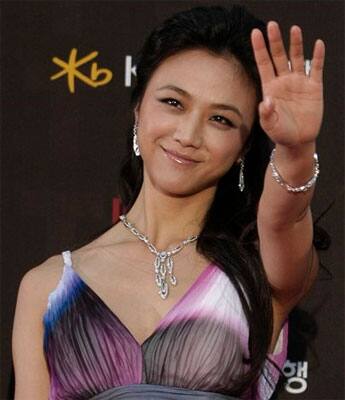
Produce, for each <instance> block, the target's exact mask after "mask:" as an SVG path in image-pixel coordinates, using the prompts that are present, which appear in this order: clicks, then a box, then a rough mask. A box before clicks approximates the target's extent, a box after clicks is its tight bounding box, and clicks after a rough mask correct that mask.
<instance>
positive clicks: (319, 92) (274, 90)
mask: <svg viewBox="0 0 345 400" xmlns="http://www.w3.org/2000/svg"><path fill="white" fill-rule="evenodd" d="M267 33H268V39H269V46H270V53H271V56H270V54H269V52H268V50H267V47H266V44H265V41H264V38H263V35H262V33H261V31H260V30H259V29H253V31H252V35H251V40H252V46H253V51H254V55H255V60H256V63H257V67H258V70H259V74H260V78H261V85H262V93H263V99H264V101H262V102H261V103H260V104H259V115H260V123H261V126H262V128H263V129H264V131H265V132H266V133H267V135H268V136H269V137H270V138H271V140H272V141H273V142H274V143H276V144H277V143H278V144H281V145H286V146H296V145H299V144H305V143H308V142H312V141H314V140H315V139H316V137H317V135H318V133H319V130H320V126H321V122H322V115H323V84H322V74H323V65H324V58H325V45H324V42H323V41H322V40H320V39H318V40H317V41H316V42H315V44H314V50H313V59H312V61H311V70H310V74H306V73H305V66H304V55H303V40H302V31H301V29H300V28H299V27H298V26H296V25H295V26H292V27H291V29H290V49H289V58H290V67H289V63H288V57H287V55H286V52H285V48H284V44H283V41H282V38H281V34H280V30H279V25H278V24H277V23H276V22H274V21H270V22H269V23H268V25H267Z"/></svg>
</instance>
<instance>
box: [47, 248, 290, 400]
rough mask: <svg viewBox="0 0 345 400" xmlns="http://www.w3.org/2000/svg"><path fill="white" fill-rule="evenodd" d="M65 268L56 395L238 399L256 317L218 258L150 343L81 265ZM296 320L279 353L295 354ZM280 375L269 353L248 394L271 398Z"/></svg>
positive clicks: (52, 397)
mask: <svg viewBox="0 0 345 400" xmlns="http://www.w3.org/2000/svg"><path fill="white" fill-rule="evenodd" d="M62 256H63V262H64V267H63V273H62V276H61V279H60V281H59V283H58V285H57V287H56V288H55V290H54V291H52V292H51V293H50V295H49V298H48V305H47V309H46V311H45V314H44V316H43V325H44V354H45V357H46V361H47V365H48V370H49V374H50V393H49V400H69V399H73V400H75V399H80V400H81V399H97V400H100V399H102V400H111V399H130V400H134V399H145V400H149V399H162V400H164V399H193V400H194V399H214V400H217V399H234V398H235V397H232V396H229V395H228V394H227V393H229V388H230V387H231V381H232V379H234V378H236V377H238V375H239V374H241V373H243V371H246V366H245V365H244V364H243V356H245V357H248V324H247V320H246V317H245V315H244V312H243V309H242V305H241V302H240V299H239V297H238V294H237V292H236V290H235V288H234V286H233V285H232V283H231V281H230V280H229V278H228V276H227V275H226V274H225V272H224V271H222V270H221V268H219V267H218V266H217V265H215V264H213V263H210V264H209V265H208V266H207V267H206V268H205V269H204V270H203V271H202V272H201V273H200V275H199V276H198V277H197V278H196V280H195V281H194V282H193V284H192V285H191V286H190V288H189V289H188V290H187V292H186V293H185V294H184V295H183V296H182V297H181V298H180V300H179V301H178V302H177V303H176V304H175V305H174V306H173V307H172V308H171V309H170V310H169V311H168V313H167V314H166V315H165V316H164V317H163V318H162V319H161V321H160V322H159V324H158V326H157V327H156V329H155V330H154V331H153V333H152V334H151V335H150V336H149V337H148V338H147V339H146V340H145V341H144V342H143V343H142V344H140V343H138V341H137V340H136V339H135V337H134V336H133V335H132V334H131V332H130V330H129V329H127V327H126V325H125V324H124V323H123V322H122V321H121V320H120V319H119V318H118V317H117V315H116V314H115V313H114V312H113V311H112V310H111V309H110V308H109V307H108V306H107V305H106V304H105V302H104V301H103V300H102V299H101V298H100V297H99V296H98V295H97V294H96V293H95V292H94V291H93V290H92V288H91V287H89V286H88V285H87V284H86V282H85V281H84V280H83V279H82V278H81V277H80V275H78V273H77V272H76V270H75V269H74V268H73V263H72V255H71V252H70V251H69V250H67V251H64V252H63V253H62ZM287 339H288V320H286V321H285V323H284V325H283V326H282V329H281V331H280V335H279V338H278V341H277V344H276V346H275V349H274V351H273V353H270V354H268V357H269V358H270V359H271V360H273V361H274V362H275V363H276V364H277V365H278V366H279V367H280V368H282V367H283V365H284V362H285V360H286V355H287V341H288V340H287ZM278 378H279V372H278V370H277V369H276V368H275V367H274V366H273V365H272V364H271V363H270V362H269V361H266V362H265V365H264V368H263V372H262V375H261V376H260V379H259V381H258V382H257V384H256V385H255V388H249V389H248V392H247V394H246V395H244V396H243V397H241V398H242V399H257V400H261V399H262V400H263V399H269V398H270V397H271V395H272V393H273V391H274V388H275V386H276V383H277V381H278Z"/></svg>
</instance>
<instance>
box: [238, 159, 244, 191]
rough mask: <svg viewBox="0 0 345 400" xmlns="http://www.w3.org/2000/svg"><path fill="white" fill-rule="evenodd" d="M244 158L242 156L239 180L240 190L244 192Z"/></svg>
mask: <svg viewBox="0 0 345 400" xmlns="http://www.w3.org/2000/svg"><path fill="white" fill-rule="evenodd" d="M243 171H244V159H243V158H241V165H240V176H239V180H238V187H239V188H240V191H241V192H243V190H244V173H243Z"/></svg>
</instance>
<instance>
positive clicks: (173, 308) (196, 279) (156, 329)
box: [67, 261, 213, 349]
mask: <svg viewBox="0 0 345 400" xmlns="http://www.w3.org/2000/svg"><path fill="white" fill-rule="evenodd" d="M67 266H68V267H70V269H71V270H72V272H73V274H74V275H75V276H76V277H77V278H78V279H79V280H80V281H81V282H82V283H83V285H84V286H85V287H86V288H87V289H88V290H89V291H90V292H91V293H92V294H93V295H94V296H95V297H96V298H97V300H98V301H99V303H100V304H101V305H102V306H103V307H104V308H105V309H106V310H107V311H108V312H109V313H110V314H111V315H112V316H114V317H115V318H116V319H117V320H118V321H119V323H120V324H121V325H122V326H123V328H124V329H125V330H126V331H127V332H128V334H129V335H130V337H131V338H132V339H133V340H134V341H135V343H136V344H137V345H138V346H139V347H140V348H141V349H142V348H143V347H144V345H145V343H146V342H148V341H149V340H150V339H151V338H152V337H153V336H155V334H156V333H157V332H158V330H159V328H160V327H161V326H162V325H163V323H164V322H165V321H166V319H167V318H168V317H169V316H170V315H171V314H172V313H173V312H174V311H175V310H176V309H177V308H178V307H180V306H181V304H182V303H183V302H184V301H185V300H186V298H187V297H189V296H190V294H191V293H192V291H193V289H194V288H195V287H196V286H197V285H198V283H199V282H200V281H201V280H202V279H203V278H204V277H205V276H207V275H208V273H209V272H210V271H211V269H212V267H213V262H212V261H211V262H210V263H209V264H207V266H206V267H204V269H203V270H202V271H201V272H200V273H199V275H198V276H197V277H196V278H195V280H194V281H193V283H192V284H191V285H190V286H189V287H188V289H187V290H186V291H185V292H184V294H183V295H182V296H181V297H180V298H179V299H178V300H177V301H176V303H174V304H173V305H172V306H171V307H170V309H169V310H168V311H167V312H166V314H165V315H164V316H163V317H162V318H161V319H160V320H159V322H158V324H157V325H156V327H155V328H154V330H153V331H152V333H151V334H150V335H149V336H148V337H147V338H146V339H145V340H144V341H143V342H142V343H141V344H140V343H139V341H138V340H137V339H136V337H135V336H134V335H133V333H132V332H131V330H130V329H129V328H128V327H127V325H126V324H125V323H124V322H123V321H122V320H121V319H120V318H119V316H118V315H117V314H116V313H115V311H113V310H112V309H111V308H110V306H108V304H107V303H106V302H105V301H104V300H103V299H102V298H101V297H100V296H99V295H98V294H97V292H96V291H95V290H94V289H92V287H91V286H90V285H89V284H88V283H87V282H86V281H85V280H84V279H83V278H82V277H81V276H80V275H79V273H78V272H77V271H76V270H75V269H74V267H73V262H71V263H70V264H67Z"/></svg>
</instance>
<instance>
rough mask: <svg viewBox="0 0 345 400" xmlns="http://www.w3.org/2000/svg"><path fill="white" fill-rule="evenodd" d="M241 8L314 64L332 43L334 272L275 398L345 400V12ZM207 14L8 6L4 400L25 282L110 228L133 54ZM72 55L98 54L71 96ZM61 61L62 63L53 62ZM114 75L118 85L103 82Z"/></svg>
mask: <svg viewBox="0 0 345 400" xmlns="http://www.w3.org/2000/svg"><path fill="white" fill-rule="evenodd" d="M214 3H215V2H212V4H214ZM237 3H241V2H240V1H239V2H237ZM242 3H243V4H246V5H247V6H248V8H249V9H250V10H251V11H252V12H253V13H254V14H255V15H257V16H258V17H261V18H262V19H264V20H266V21H267V20H269V19H275V20H277V21H278V22H279V23H280V24H281V26H282V28H283V32H284V34H285V39H287V32H288V28H289V27H290V26H291V25H292V24H299V25H300V26H301V27H302V28H303V32H304V39H305V43H306V50H305V56H306V58H309V59H310V58H311V56H312V54H311V52H312V44H313V43H314V41H315V40H316V39H317V38H318V37H320V38H322V39H323V40H324V41H325V43H326V65H325V115H324V122H323V125H322V129H321V135H320V137H319V139H318V145H319V146H318V152H319V157H320V165H321V174H320V179H319V182H318V189H317V192H316V195H315V199H314V202H313V212H314V216H315V218H316V217H318V216H319V215H320V214H321V213H322V212H323V211H324V210H325V209H326V208H327V207H328V205H329V204H331V203H332V202H333V201H334V200H335V202H334V204H333V206H332V207H331V208H330V210H329V211H328V212H327V213H326V214H325V215H324V216H323V217H322V218H321V219H320V221H319V224H320V225H321V226H322V227H324V228H325V229H326V230H327V231H328V232H329V234H330V235H331V238H332V245H331V247H330V248H329V250H327V251H324V252H322V253H321V254H320V256H321V260H322V262H323V264H324V265H325V266H326V267H327V270H326V269H322V270H321V272H320V276H319V279H318V281H317V283H316V284H315V287H314V289H313V291H312V292H311V294H310V296H309V297H308V299H307V300H306V301H305V302H304V303H303V305H302V310H300V311H299V312H295V313H294V315H292V317H291V318H292V324H293V325H294V326H295V327H296V329H295V330H296V332H297V333H298V334H297V335H296V336H295V337H292V338H291V340H290V345H289V360H290V363H289V365H287V367H286V370H285V372H286V375H287V376H288V377H290V379H291V381H290V384H289V385H288V387H285V388H284V387H283V388H282V390H281V393H280V394H279V396H278V397H279V398H280V399H295V398H298V399H327V400H330V399H344V331H343V327H344V296H343V295H344V279H343V259H342V254H343V252H342V248H343V208H342V205H343V197H342V193H343V165H344V163H343V137H344V120H343V114H344V5H343V2H342V1H251V2H250V1H247V2H242ZM198 4H210V2H204V1H195V2H191V1H157V2H151V1H150V2H149V1H126V2H124V1H123V2H121V1H99V2H92V1H84V2H78V1H71V2H67V1H65V2H64V1H37V2H33V1H25V2H17V1H3V2H1V11H2V15H1V33H2V40H1V56H2V71H1V72H2V74H1V83H2V92H1V98H2V130H1V131H2V214H1V216H2V225H1V226H2V266H1V272H2V281H1V335H2V340H1V346H2V347H1V349H2V353H1V392H0V397H1V399H10V398H12V396H13V393H12V385H13V374H12V362H11V329H12V323H13V314H14V309H15V301H16V296H17V291H18V285H19V282H20V279H21V277H22V276H23V275H24V273H25V272H26V271H27V270H29V269H30V268H32V267H33V266H35V265H37V264H39V263H41V262H42V261H44V260H45V259H46V258H48V257H49V256H51V255H52V254H56V253H57V252H61V251H62V250H65V249H68V248H71V247H72V246H74V245H75V244H76V243H81V242H83V241H85V240H87V239H88V238H89V237H90V236H92V235H95V234H96V233H97V232H99V231H101V230H102V229H103V228H104V227H106V226H107V225H109V223H110V222H111V218H112V199H113V198H114V197H116V195H117V193H116V179H117V172H118V166H119V159H120V157H121V155H122V153H123V149H124V143H125V135H126V132H127V127H128V126H129V124H131V123H132V112H131V110H130V109H129V95H130V90H131V85H133V79H134V75H133V73H132V72H131V67H133V65H134V64H135V60H134V59H131V57H130V56H134V55H135V53H136V51H137V50H138V48H139V47H140V45H141V43H142V41H143V37H145V36H146V35H147V33H148V32H149V31H150V30H151V28H153V27H154V26H155V25H156V24H157V23H158V22H160V21H161V20H162V19H163V18H165V17H166V16H168V15H171V14H172V13H173V12H175V11H177V10H182V9H185V8H187V7H189V6H191V5H198ZM217 4H222V5H231V4H232V3H231V2H225V1H219V2H217ZM286 43H287V40H286ZM72 49H77V60H80V59H81V58H83V57H86V56H88V55H90V54H91V53H92V52H94V51H97V52H98V54H97V55H95V54H93V55H92V54H91V56H90V57H92V56H94V58H93V59H92V60H89V61H88V62H86V63H85V64H83V65H81V66H80V67H78V68H77V69H78V71H79V72H80V73H82V74H83V77H84V78H82V79H84V80H85V82H84V81H83V80H81V79H79V78H76V79H75V88H74V90H75V91H74V93H72V92H71V90H72V86H71V85H72V82H73V79H71V81H70V86H68V84H67V74H65V75H63V76H60V77H57V78H56V79H54V80H51V77H52V76H54V75H56V74H57V73H58V72H59V71H61V70H62V67H61V65H63V64H61V63H62V62H67V61H68V58H69V56H70V54H71V51H72ZM127 56H129V57H127ZM53 57H57V58H58V59H59V60H60V61H59V60H56V61H57V63H55V62H53V61H52V59H53ZM126 60H127V65H126ZM58 63H60V64H59V65H60V66H59V65H58ZM93 63H96V65H95V64H94V65H93V67H92V64H93ZM92 68H93V69H94V70H93V75H92V73H91V69H92ZM109 71H110V72H111V74H112V79H111V80H110V81H109V82H108V83H106V79H109V76H110V72H109ZM70 72H71V70H70ZM72 77H73V76H72ZM91 78H93V80H92V79H91ZM126 79H127V81H126ZM96 85H98V86H96ZM303 332H304V333H303ZM306 338H307V342H308V346H307V348H306V347H305V339H306ZM312 339H313V340H312Z"/></svg>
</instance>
